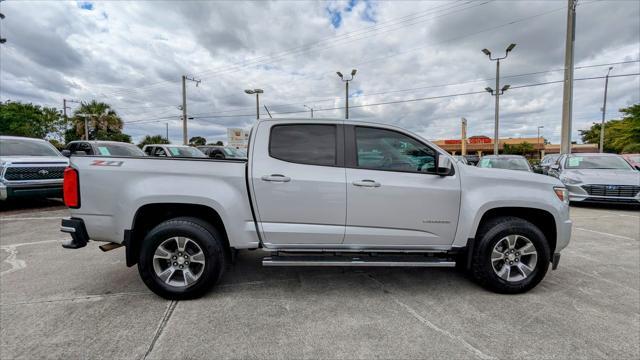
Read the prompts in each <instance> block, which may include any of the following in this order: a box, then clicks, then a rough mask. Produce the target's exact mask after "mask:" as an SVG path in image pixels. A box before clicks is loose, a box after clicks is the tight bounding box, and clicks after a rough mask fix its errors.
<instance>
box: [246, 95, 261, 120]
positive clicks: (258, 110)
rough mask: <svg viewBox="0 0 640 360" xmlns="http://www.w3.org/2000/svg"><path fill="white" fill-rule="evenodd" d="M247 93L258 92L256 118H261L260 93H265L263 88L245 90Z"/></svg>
mask: <svg viewBox="0 0 640 360" xmlns="http://www.w3.org/2000/svg"><path fill="white" fill-rule="evenodd" d="M244 92H245V93H247V94H249V95H252V94H256V119H257V120H260V94H262V93H264V90H262V89H253V90H252V89H247V90H245V91H244Z"/></svg>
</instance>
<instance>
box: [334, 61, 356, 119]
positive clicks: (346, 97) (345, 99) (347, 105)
mask: <svg viewBox="0 0 640 360" xmlns="http://www.w3.org/2000/svg"><path fill="white" fill-rule="evenodd" d="M336 74H338V76H339V77H340V79H342V81H343V82H344V83H345V84H346V90H345V95H344V104H345V108H344V109H345V112H344V115H345V116H344V118H345V119H348V118H349V82H350V81H351V80H353V77H354V76H356V69H353V70H351V78H349V79H347V78H345V77H344V76H343V75H342V73H341V72H340V71H336Z"/></svg>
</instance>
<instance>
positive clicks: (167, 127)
mask: <svg viewBox="0 0 640 360" xmlns="http://www.w3.org/2000/svg"><path fill="white" fill-rule="evenodd" d="M164 125H165V126H166V128H165V130H167V136H166V137H165V139H167V141H169V123H165V124H164Z"/></svg>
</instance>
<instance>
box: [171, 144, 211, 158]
mask: <svg viewBox="0 0 640 360" xmlns="http://www.w3.org/2000/svg"><path fill="white" fill-rule="evenodd" d="M167 149H169V152H170V153H171V156H176V157H197V158H203V157H207V155H205V154H204V153H203V152H202V151H200V150H198V149H196V148H194V147H190V146H167Z"/></svg>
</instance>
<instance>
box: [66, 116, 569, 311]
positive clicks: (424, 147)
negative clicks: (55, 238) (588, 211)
mask: <svg viewBox="0 0 640 360" xmlns="http://www.w3.org/2000/svg"><path fill="white" fill-rule="evenodd" d="M249 148H250V149H252V150H251V152H250V154H249V158H248V160H247V161H215V160H197V162H196V160H195V159H190V160H181V161H176V160H172V159H171V158H166V159H161V160H160V161H162V162H165V163H164V164H162V166H158V162H159V161H158V160H151V159H144V158H128V159H127V158H112V159H110V158H108V157H100V158H94V157H87V156H77V157H71V159H70V160H71V167H70V168H68V169H67V171H66V172H65V194H64V196H65V202H66V204H67V206H68V207H69V208H70V212H71V218H68V219H64V220H63V221H62V228H61V230H62V231H63V232H68V233H69V234H71V240H69V241H68V242H66V243H64V244H63V246H64V247H67V248H80V247H83V246H85V245H86V244H87V241H88V240H89V239H91V240H96V241H103V242H110V243H112V244H107V245H103V248H104V249H106V250H108V249H112V248H115V247H118V246H121V245H124V246H125V249H126V250H125V254H126V263H127V265H128V266H133V265H135V264H138V270H139V272H140V275H141V278H142V279H143V281H144V283H145V284H146V285H147V286H148V287H149V288H150V289H151V290H152V291H154V292H155V293H156V294H159V295H160V296H163V297H165V298H169V299H186V298H193V297H197V296H199V295H202V294H203V293H204V292H205V291H206V290H207V289H209V288H210V287H211V286H212V285H213V284H214V283H215V282H216V281H218V279H220V277H221V274H222V273H223V271H224V270H225V269H226V267H227V264H229V263H231V262H232V260H233V259H234V257H235V256H236V255H235V254H236V252H237V251H238V250H244V249H259V248H261V249H262V250H264V251H267V252H271V254H272V255H270V256H267V257H265V258H263V260H262V264H263V265H264V266H409V267H418V266H419V267H454V266H456V262H457V263H458V265H459V266H460V267H461V268H466V269H468V270H469V271H470V273H471V275H472V276H473V278H474V279H475V280H476V281H477V282H478V283H479V284H481V285H483V286H485V287H486V288H488V289H491V290H493V291H496V292H500V293H522V292H525V291H527V290H529V289H531V288H533V287H534V286H536V285H537V284H538V283H539V282H540V281H541V280H542V278H543V277H544V276H545V274H546V272H547V269H548V267H549V264H550V263H551V264H552V265H553V269H555V268H556V267H557V265H558V262H559V260H560V251H561V250H562V249H563V248H565V247H566V246H567V244H568V242H569V238H570V234H571V220H570V219H569V206H568V193H567V191H566V189H565V188H564V187H563V186H562V183H561V182H560V181H559V180H558V179H555V178H552V177H549V176H539V175H536V174H530V173H526V172H520V171H508V170H502V169H478V168H476V167H472V166H462V165H461V164H459V163H458V162H456V161H454V160H453V159H452V158H451V156H450V155H449V154H447V153H446V152H445V151H444V150H442V149H440V148H439V147H437V146H436V145H434V144H432V143H431V142H429V141H427V140H425V139H424V138H422V137H420V136H418V135H416V134H413V133H411V132H409V131H406V130H403V129H401V128H398V127H394V126H390V125H382V124H376V123H367V122H361V121H353V120H326V119H323V120H320V119H304V120H302V119H280V120H278V119H264V120H259V121H257V122H256V123H255V124H254V127H253V129H252V136H251V139H250V140H249ZM111 160H113V161H114V162H115V163H116V164H115V165H114V166H110V167H109V168H108V169H105V168H100V167H99V166H95V165H96V161H100V164H102V163H104V162H105V161H106V163H110V162H111Z"/></svg>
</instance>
